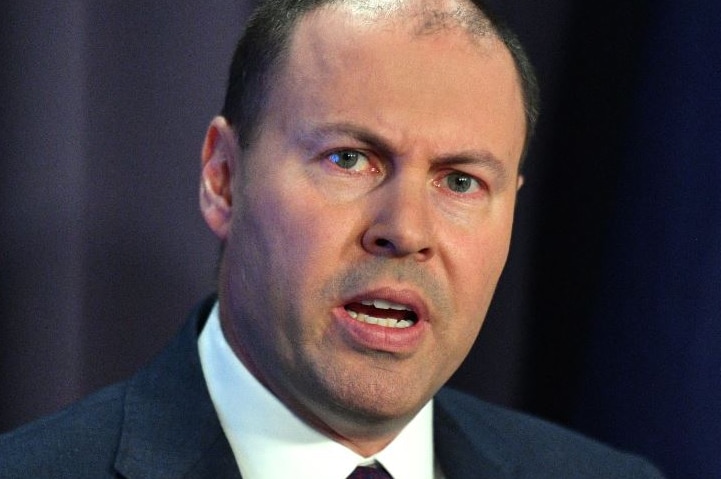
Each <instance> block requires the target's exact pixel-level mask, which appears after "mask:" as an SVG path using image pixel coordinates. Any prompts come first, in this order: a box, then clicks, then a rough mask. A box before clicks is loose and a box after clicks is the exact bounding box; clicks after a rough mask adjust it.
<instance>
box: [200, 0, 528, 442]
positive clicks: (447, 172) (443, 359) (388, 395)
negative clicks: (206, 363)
mask: <svg viewBox="0 0 721 479" xmlns="http://www.w3.org/2000/svg"><path fill="white" fill-rule="evenodd" d="M463 2H464V0H400V1H394V0H379V1H376V2H372V3H371V2H361V3H357V2H338V3H333V4H324V5H323V6H321V7H318V8H315V9H313V10H310V11H309V12H307V13H306V14H305V15H303V16H302V17H301V18H300V19H299V20H298V22H297V24H296V26H295V27H294V29H293V32H292V35H291V36H289V37H288V44H287V46H286V50H285V52H286V53H285V56H284V57H283V61H282V68H279V69H278V70H277V71H275V72H274V73H273V75H270V76H269V77H268V78H271V79H272V80H273V82H272V86H270V87H269V88H268V89H267V91H266V92H265V93H264V97H263V103H264V104H263V109H262V115H260V116H259V117H258V123H257V124H256V127H255V131H254V133H253V137H252V138H251V140H250V141H248V140H247V139H246V138H243V137H242V136H240V137H239V133H238V131H237V130H236V129H234V128H233V127H232V126H231V125H230V124H229V123H228V122H227V120H226V119H225V118H223V117H219V118H216V119H215V120H213V122H212V123H211V126H210V128H209V130H208V134H207V136H206V142H205V145H204V148H203V153H202V158H203V178H202V179H203V181H202V183H201V209H202V211H203V214H204V216H205V219H206V221H207V223H208V224H209V226H210V227H211V229H212V230H213V231H214V232H215V233H216V235H217V236H218V237H219V238H220V239H221V240H222V241H223V242H224V244H225V250H224V254H223V258H222V261H221V268H220V275H219V301H220V314H221V324H222V326H223V331H224V334H225V336H226V338H228V341H229V343H230V344H231V347H232V348H233V350H234V352H235V353H236V355H237V356H238V357H239V358H240V359H241V361H242V362H243V363H244V364H245V365H246V367H248V369H249V370H250V371H251V372H252V373H253V374H254V375H255V377H256V378H258V379H259V380H260V381H261V383H263V384H264V385H265V386H266V387H267V388H268V389H269V390H270V391H271V392H273V393H274V394H275V395H276V396H277V397H278V398H280V400H281V401H283V402H284V403H285V404H286V405H287V406H288V407H289V408H290V409H291V410H293V411H294V412H295V413H296V414H297V415H298V416H300V417H301V418H303V419H304V420H306V421H307V422H308V423H309V424H311V425H313V426H314V427H316V428H317V429H318V430H320V431H323V432H324V433H326V434H328V435H329V436H331V437H333V438H335V439H337V440H339V441H341V442H343V443H344V444H346V445H348V446H349V447H351V448H354V449H355V450H356V451H358V452H360V453H362V454H365V455H368V454H372V453H374V452H376V451H378V450H379V448H381V447H383V446H384V445H385V444H387V443H388V441H389V440H391V439H392V437H394V435H395V434H397V433H398V431H399V430H400V428H402V426H403V425H404V424H406V423H407V422H408V421H409V420H410V419H411V418H412V417H413V416H414V415H415V414H416V413H417V412H418V410H420V408H421V407H422V406H423V405H424V404H426V403H427V401H428V400H429V399H430V398H431V397H432V396H433V395H434V394H435V393H436V391H437V390H438V389H439V388H440V387H441V386H442V385H443V384H444V383H445V382H446V381H447V380H448V378H449V377H450V375H451V374H452V373H453V372H454V371H455V370H456V368H457V367H458V366H459V364H460V363H461V361H462V360H463V359H464V358H465V356H466V354H467V353H468V350H469V349H470V347H471V345H472V343H473V341H474V340H475V337H476V335H477V333H478V331H479V329H480V327H481V325H482V323H483V319H484V317H485V314H486V311H487V309H488V306H489V304H490V301H491V298H492V295H493V291H494V289H495V285H496V283H497V281H498V278H499V276H500V274H501V271H502V269H503V266H504V265H505V261H506V257H507V254H508V248H509V243H510V235H511V229H512V223H513V212H514V209H515V200H516V191H517V188H518V187H519V186H520V183H521V180H520V175H519V171H518V169H519V162H520V157H521V156H522V152H523V149H524V145H525V135H526V127H525V123H526V115H525V111H524V99H523V93H522V90H521V87H520V82H519V80H518V74H517V71H516V68H515V63H514V60H513V58H512V55H511V54H510V53H509V51H508V49H507V48H506V47H505V46H504V44H503V43H502V42H501V40H499V39H498V37H497V36H496V35H494V34H493V31H492V30H489V29H488V28H487V21H486V20H485V17H483V16H478V15H476V16H473V15H471V16H470V17H469V16H467V12H464V11H463V9H464V8H468V5H469V4H466V3H463ZM369 5H376V6H380V7H388V8H378V9H369V8H367V7H368V6H369ZM459 9H460V10H459ZM469 27H471V28H470V29H469ZM246 131H247V130H246ZM241 144H243V145H244V146H240V145H241Z"/></svg>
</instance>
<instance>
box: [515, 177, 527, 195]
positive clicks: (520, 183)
mask: <svg viewBox="0 0 721 479" xmlns="http://www.w3.org/2000/svg"><path fill="white" fill-rule="evenodd" d="M524 181H525V178H524V177H523V175H518V184H517V185H516V191H520V190H521V187H522V186H523V182H524Z"/></svg>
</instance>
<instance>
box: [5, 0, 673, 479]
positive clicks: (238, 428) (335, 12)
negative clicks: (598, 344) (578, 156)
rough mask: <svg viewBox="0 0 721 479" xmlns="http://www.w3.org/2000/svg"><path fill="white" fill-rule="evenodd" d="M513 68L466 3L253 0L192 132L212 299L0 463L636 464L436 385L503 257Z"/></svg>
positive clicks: (514, 51)
mask: <svg viewBox="0 0 721 479" xmlns="http://www.w3.org/2000/svg"><path fill="white" fill-rule="evenodd" d="M534 85H535V84H534V80H533V76H532V72H531V71H530V67H529V66H528V64H527V61H526V60H525V56H524V55H523V52H522V51H521V50H520V47H519V46H518V45H517V43H516V41H515V39H514V38H513V37H512V36H511V35H510V34H509V33H507V32H506V31H505V30H504V29H502V28H501V27H500V26H499V25H498V24H497V23H495V22H493V21H492V19H491V18H490V17H489V16H488V14H487V13H486V12H485V11H484V10H481V9H479V7H478V6H477V5H475V4H473V3H470V2H469V1H468V0H457V1H456V0H427V1H425V0H377V1H375V0H370V1H365V0H349V1H342V0H336V1H334V0H331V1H312V0H298V1H289V0H287V1H285V0H281V1H272V2H268V3H265V4H262V5H261V6H260V9H259V10H258V12H257V13H256V16H255V18H254V20H253V21H252V22H251V24H250V26H249V27H248V30H247V32H246V34H245V36H244V39H243V40H241V43H240V45H239V48H238V51H237V53H236V56H235V59H234V63H233V66H232V68H231V79H230V84H229V88H228V95H227V98H226V103H225V107H224V110H223V116H220V117H218V118H215V119H214V120H213V121H212V123H211V125H210V127H209V129H208V133H207V136H206V139H205V143H204V146H203V150H202V178H201V190H200V204H201V210H202V213H203V215H204V217H205V219H206V221H207V223H208V225H209V227H210V228H211V229H212V231H213V232H214V233H215V234H216V235H217V236H218V237H219V238H220V240H221V242H222V244H223V246H224V248H223V254H222V259H221V265H220V273H219V294H218V299H217V302H216V301H215V300H211V301H207V302H206V303H205V304H204V305H202V306H201V307H200V308H199V310H198V311H196V312H195V313H194V315H193V318H192V321H191V323H190V324H189V325H188V326H187V327H186V328H185V330H184V331H183V332H182V333H181V335H180V336H179V338H178V339H177V340H176V341H175V342H174V343H173V344H171V346H169V348H168V349H167V350H166V351H165V352H164V353H163V354H162V355H161V356H160V357H159V358H158V359H157V360H156V361H155V362H154V363H152V364H151V365H150V366H148V367H147V368H146V369H144V370H143V371H141V372H140V373H138V374H137V375H136V376H135V377H133V378H131V379H130V380H129V381H128V382H126V383H123V384H120V385H116V386H112V387H111V388H109V389H106V390H104V391H101V392H100V393H98V394H96V395H94V396H92V397H90V398H89V399H87V400H85V401H83V402H82V403H80V404H79V405H76V406H74V407H71V408H70V409H69V410H67V411H65V412H63V413H60V415H57V416H55V417H52V418H49V419H45V420H42V421H40V422H38V423H36V424H33V425H30V426H27V427H25V428H21V429H20V430H18V431H16V432H15V433H13V434H11V435H9V436H6V437H4V438H3V439H2V440H0V458H2V459H0V461H2V462H1V463H0V476H1V477H128V478H136V477H240V476H242V477H244V478H246V479H255V478H283V477H297V478H305V477H308V478H310V477H313V478H328V479H331V478H346V477H349V475H350V474H351V473H352V472H353V471H354V470H355V469H356V468H357V467H358V466H361V467H363V468H365V469H362V472H361V474H365V475H363V476H353V477H381V476H376V475H378V474H390V476H387V475H385V476H382V477H393V478H395V479H419V478H428V479H430V478H434V477H435V478H438V477H446V478H449V479H453V478H470V477H473V478H484V477H489V478H491V477H492V478H504V477H519V478H520V477H525V478H531V477H533V478H544V477H547V478H551V477H552V478H564V477H566V478H583V477H598V478H601V477H603V478H607V477H618V478H621V477H624V478H628V477H659V476H658V473H657V472H656V471H655V470H654V469H653V468H652V467H651V466H649V465H648V464H646V463H645V462H643V461H642V460H639V459H637V458H634V457H632V456H628V455H625V454H622V453H619V452H615V451H612V450H610V449H608V448H606V447H604V446H601V445H599V444H597V443H594V442H592V441H590V440H588V439H584V438H581V437H579V436H576V435H574V434H572V433H570V432H566V431H563V430H561V429H559V428H556V427H554V426H551V425H548V424H545V423H543V422H541V421H538V420H534V419H530V418H527V417H523V416H521V415H518V414H516V413H511V412H508V411H504V410H501V409H498V408H494V407H491V406H489V405H485V404H483V403H481V402H479V401H477V400H475V399H472V398H470V397H467V396H465V395H461V394H459V393H455V392H452V391H446V390H442V389H441V388H442V387H443V385H444V383H445V382H446V381H447V380H448V378H449V377H450V376H451V374H452V373H453V372H454V371H455V370H456V369H457V368H458V366H459V364H460V363H461V361H463V359H464V358H465V356H466V354H467V353H468V350H469V349H470V347H471V345H472V343H473V341H474V340H475V338H476V336H477V334H478V331H479V330H480V327H481V325H482V323H483V319H484V317H485V314H486V311H487V309H488V306H489V303H490V301H491V297H492V294H493V291H494V288H495V285H496V282H497V280H498V278H499V276H500V274H501V271H502V269H503V266H504V264H505V261H506V256H507V253H508V247H509V242H510V236H511V227H512V220H513V212H514V208H515V201H516V192H517V190H518V189H519V188H520V187H521V184H522V177H521V176H520V174H519V170H520V162H521V159H522V157H523V155H524V152H525V149H526V146H527V141H528V137H529V136H530V132H531V130H532V127H533V122H534V121H535V115H536V108H537V107H536V102H537V100H536V93H535V86H534ZM439 391H440V392H439ZM360 470H361V469H359V471H360Z"/></svg>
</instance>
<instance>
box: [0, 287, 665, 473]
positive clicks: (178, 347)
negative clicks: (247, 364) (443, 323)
mask: <svg viewBox="0 0 721 479" xmlns="http://www.w3.org/2000/svg"><path fill="white" fill-rule="evenodd" d="M211 306H212V301H206V302H205V303H204V304H202V305H201V306H200V307H199V308H198V310H196V311H195V312H194V314H193V318H192V320H191V321H190V322H189V323H188V324H187V325H186V326H185V328H183V330H182V331H181V332H180V334H179V335H178V337H177V338H176V339H175V340H174V341H173V342H172V343H171V344H170V345H169V346H168V347H167V348H166V349H165V350H164V351H163V352H162V353H161V354H160V356H159V357H158V358H157V359H155V360H154V361H153V362H152V363H151V364H150V365H149V366H147V367H146V368H144V369H143V370H141V371H140V372H139V373H137V374H136V375H135V376H133V377H132V378H130V379H129V380H128V381H126V382H123V383H120V384H117V385H114V386H110V387H108V388H106V389H104V390H102V391H100V392H98V393H96V394H94V395H92V396H90V397H88V398H87V399H85V400H83V401H81V402H79V403H77V404H75V405H74V406H71V407H70V408H68V409H66V410H65V411H62V412H60V413H59V414H57V415H54V416H51V417H49V418H45V419H41V420H39V421H36V422H34V423H31V424H29V425H27V426H24V427H22V428H20V429H18V430H16V431H14V432H12V433H10V434H7V435H4V436H0V478H3V479H9V478H21V477H22V478H36V479H39V478H53V479H59V478H74V479H77V478H81V479H82V478H93V479H97V478H103V477H106V478H110V477H125V478H129V479H140V478H143V479H150V478H209V479H210V478H213V479H218V478H239V477H240V475H239V473H238V468H237V466H236V464H235V461H234V458H233V454H232V451H231V449H230V446H229V444H228V441H227V440H226V438H225V436H224V434H223V431H222V430H221V427H220V423H219V422H218V418H217V416H216V414H215V411H214V409H213V405H212V403H211V400H210V397H209V395H208V391H207V390H206V387H205V381H204V378H203V374H202V371H201V368H200V361H199V357H198V352H197V346H196V343H197V336H198V332H199V331H200V328H201V327H202V323H203V321H204V320H205V318H206V317H207V315H208V313H209V310H210V307H211ZM434 428H435V444H436V451H437V454H438V457H439V460H440V462H441V467H442V469H443V471H444V473H445V475H446V477H447V478H448V479H462V478H475V479H480V478H488V479H503V478H529V479H530V478H533V479H542V478H549V479H550V478H553V479H563V478H568V479H571V478H572V479H582V478H605V479H607V478H624V479H628V478H654V477H660V476H659V475H658V473H657V472H656V471H655V470H654V469H653V468H652V467H651V466H649V465H648V464H647V463H645V462H644V461H642V460H640V459H638V458H636V457H633V456H630V455H626V454H622V453H620V452H617V451H614V450H612V449H609V448H607V447H605V446H602V445H600V444H598V443H596V442H593V441H591V440H589V439H585V438H583V437H581V436H578V435H576V434H573V433H570V432H568V431H565V430H563V429H561V428H558V427H556V426H553V425H550V424H548V423H545V422H543V421H540V420H538V419H533V418H530V417H527V416H524V415H521V414H518V413H515V412H510V411H507V410H504V409H501V408H498V407H495V406H491V405H489V404H485V403H483V402H481V401H479V400H477V399H475V398H472V397H470V396H468V395H465V394H461V393H459V392H455V391H451V390H443V391H441V392H440V393H439V394H438V395H437V397H436V403H435V418H434ZM279 479H285V478H279Z"/></svg>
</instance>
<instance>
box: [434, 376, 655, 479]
mask: <svg viewBox="0 0 721 479" xmlns="http://www.w3.org/2000/svg"><path fill="white" fill-rule="evenodd" d="M435 404H436V410H437V412H436V420H437V421H441V422H443V423H445V425H444V426H443V427H448V426H447V425H448V424H451V427H452V430H453V432H452V433H454V434H460V435H462V436H464V437H466V438H467V439H468V441H469V442H470V443H471V444H473V447H475V448H477V449H478V450H484V451H488V450H489V449H491V450H492V452H491V454H494V455H495V457H496V458H498V460H499V461H502V462H503V463H504V464H506V465H508V467H510V468H513V469H514V470H515V474H516V475H515V476H514V477H529V478H530V477H533V478H546V477H548V478H555V479H559V478H574V479H577V478H619V479H620V478H629V477H632V478H661V477H662V476H661V475H660V473H659V472H658V471H657V470H656V469H655V468H654V467H653V466H651V465H650V464H649V463H648V462H647V461H645V460H643V459H641V458H639V457H638V456H634V455H632V454H627V453H625V452H621V451H618V450H616V449H613V448H611V447H609V446H607V445H604V444H602V443H600V442H598V441H595V440H593V439H590V438H588V437H585V436H583V435H581V434H579V433H576V432H573V431H570V430H568V429H565V428H562V427H560V426H558V425H555V424H552V423H549V422H547V421H544V420H542V419H539V418H536V417H533V416H529V415H527V414H523V413H519V412H516V411H511V410H509V409H506V408H503V407H499V406H495V405H492V404H489V403H486V402H483V401H481V400H479V399H477V398H475V397H473V396H471V395H468V394H464V393H461V392H458V391H455V390H452V389H448V388H444V389H442V390H441V391H440V392H439V393H438V395H437V396H436V399H435Z"/></svg>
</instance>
